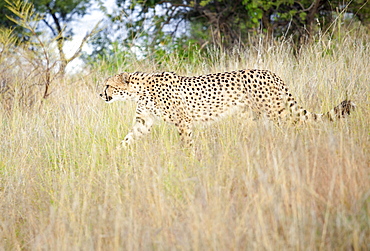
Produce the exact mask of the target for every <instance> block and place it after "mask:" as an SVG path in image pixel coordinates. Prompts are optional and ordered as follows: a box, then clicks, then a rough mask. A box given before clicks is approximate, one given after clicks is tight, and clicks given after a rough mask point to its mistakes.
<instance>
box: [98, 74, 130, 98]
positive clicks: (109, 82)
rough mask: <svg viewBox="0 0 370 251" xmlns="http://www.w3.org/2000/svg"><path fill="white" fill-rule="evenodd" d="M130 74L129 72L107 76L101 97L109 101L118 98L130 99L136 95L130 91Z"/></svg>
mask: <svg viewBox="0 0 370 251" xmlns="http://www.w3.org/2000/svg"><path fill="white" fill-rule="evenodd" d="M129 81H130V74H129V73H127V72H124V73H121V74H117V75H115V76H113V77H110V78H107V79H106V81H105V83H104V88H103V92H102V93H100V97H101V98H102V99H103V100H104V101H105V102H107V103H112V102H114V101H117V100H129V99H133V98H134V97H133V96H132V94H131V93H130V92H129Z"/></svg>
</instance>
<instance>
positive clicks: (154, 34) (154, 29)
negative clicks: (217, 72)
mask: <svg viewBox="0 0 370 251" xmlns="http://www.w3.org/2000/svg"><path fill="white" fill-rule="evenodd" d="M368 1H369V0H347V1H342V0H332V1H327V0H300V1H297V0H276V1H268V0H201V1H194V0H171V1H169V0H147V1H135V0H116V4H117V6H116V8H115V9H116V12H113V13H106V14H107V16H108V17H109V18H110V22H111V23H110V24H109V25H107V27H109V29H106V30H104V33H102V34H104V35H101V36H100V37H99V39H97V40H95V42H94V43H95V44H93V46H95V47H96V48H99V50H100V52H99V50H95V52H97V53H102V54H104V53H105V54H106V53H107V52H108V54H109V50H110V49H109V45H111V44H112V43H117V42H115V41H119V45H120V46H122V47H123V49H127V50H129V49H130V48H133V47H135V48H136V47H141V48H144V49H143V50H144V52H141V55H146V54H152V53H158V52H160V51H161V50H163V48H165V50H168V48H179V47H181V46H187V44H189V42H190V43H192V44H194V43H197V44H198V48H203V47H204V46H205V45H206V44H216V45H217V46H220V47H224V48H229V47H233V46H234V44H239V45H243V44H245V43H246V42H247V41H248V37H250V36H253V35H256V34H260V35H263V36H264V37H267V38H268V39H272V38H275V37H281V36H286V37H292V38H293V41H295V43H296V45H298V46H299V45H301V44H304V43H306V42H308V41H310V40H312V38H313V36H314V35H315V34H318V32H324V33H325V32H326V31H327V30H328V29H331V28H333V25H332V23H333V20H335V19H336V18H338V15H341V14H344V13H348V15H346V17H347V19H348V20H351V21H356V20H359V21H360V22H361V23H362V24H366V22H368V21H369V20H370V16H369V14H370V4H367V2H368ZM343 16H344V15H343ZM166 45H168V46H167V48H166ZM116 48H117V47H116ZM103 51H104V52H103Z"/></svg>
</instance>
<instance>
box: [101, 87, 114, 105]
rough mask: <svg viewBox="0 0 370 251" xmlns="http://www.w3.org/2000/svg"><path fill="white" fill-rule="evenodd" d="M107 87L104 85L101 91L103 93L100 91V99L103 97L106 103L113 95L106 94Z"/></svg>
mask: <svg viewBox="0 0 370 251" xmlns="http://www.w3.org/2000/svg"><path fill="white" fill-rule="evenodd" d="M107 89H108V86H106V87H105V88H104V92H103V93H100V97H101V98H102V99H104V101H105V102H107V103H108V102H110V101H112V99H113V97H112V96H109V95H108V93H107Z"/></svg>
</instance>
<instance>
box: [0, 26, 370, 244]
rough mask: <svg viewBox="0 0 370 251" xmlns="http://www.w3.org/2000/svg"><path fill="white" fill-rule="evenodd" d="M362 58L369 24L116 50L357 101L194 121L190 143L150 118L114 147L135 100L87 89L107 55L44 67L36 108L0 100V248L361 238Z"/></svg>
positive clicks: (369, 52) (366, 79)
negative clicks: (227, 42) (142, 132)
mask: <svg viewBox="0 0 370 251" xmlns="http://www.w3.org/2000/svg"><path fill="white" fill-rule="evenodd" d="M369 58H370V38H369V36H365V35H364V36H359V35H357V34H350V33H349V34H347V35H346V36H343V37H340V38H338V39H337V40H335V41H333V40H330V39H320V40H319V41H317V42H315V43H313V44H311V45H309V46H306V47H304V48H303V49H302V50H301V51H300V53H299V54H295V55H294V53H293V52H292V49H291V46H290V45H289V43H285V42H276V43H255V46H251V47H250V48H249V49H245V50H242V49H238V50H235V51H234V52H217V51H214V52H211V53H210V57H208V58H203V57H202V56H201V55H199V56H196V55H194V57H193V59H191V60H189V59H183V58H178V57H177V56H176V55H170V56H168V57H166V60H163V61H162V62H161V64H158V62H153V61H138V60H132V59H130V58H126V59H124V62H123V63H122V67H120V66H119V70H118V71H145V72H151V71H162V70H167V71H175V72H177V73H178V74H185V75H197V74H205V73H211V72H220V71H227V70H236V69H244V68H260V69H269V70H271V71H273V72H275V73H277V74H278V75H279V76H281V77H282V78H283V79H284V80H285V81H286V83H287V85H288V86H289V88H290V90H291V92H292V93H293V95H294V96H295V97H296V99H297V100H298V101H299V103H300V104H301V105H302V106H303V107H305V108H307V109H309V110H310V111H315V112H324V111H327V110H329V109H331V108H332V107H334V106H335V105H337V104H339V103H340V102H341V101H342V100H344V99H346V98H349V99H351V100H353V101H354V102H355V103H356V104H357V109H356V111H355V112H354V113H353V114H351V115H350V117H349V118H348V119H346V120H343V121H340V122H334V123H331V122H322V123H317V124H304V125H275V124H273V123H271V122H269V121H267V120H266V119H264V118H261V119H259V120H253V119H251V118H243V117H238V116H232V117H229V118H226V119H224V120H221V121H219V122H217V123H214V124H211V125H208V126H201V125H198V126H196V128H195V133H194V134H195V142H194V144H195V145H196V148H197V150H196V154H195V155H192V154H189V153H188V152H186V151H184V150H183V149H182V147H181V144H180V141H179V137H178V135H177V131H176V129H175V128H174V127H173V126H172V125H169V124H166V123H164V122H161V121H159V122H158V123H157V125H156V126H154V128H153V131H152V133H151V134H150V135H148V136H147V137H144V138H143V139H141V140H140V141H139V142H137V143H136V144H135V145H133V146H132V148H131V149H129V150H122V151H118V152H117V151H115V148H116V146H117V144H118V143H119V142H120V140H122V139H123V137H124V135H125V134H126V133H127V131H128V130H129V128H130V127H131V124H132V120H133V115H134V109H135V106H134V104H132V103H130V102H116V103H113V104H105V103H104V102H103V101H102V100H101V99H100V98H99V97H98V91H99V88H98V87H97V86H98V85H99V84H101V83H102V81H103V80H104V79H105V78H106V77H108V76H109V75H112V74H114V73H116V72H112V71H109V70H104V69H108V68H109V67H108V66H109V65H113V64H115V63H116V62H115V61H114V60H115V59H114V58H113V59H112V61H111V62H106V65H104V64H103V65H102V68H101V69H95V70H90V71H86V72H84V73H83V74H80V75H78V76H74V77H66V78H64V80H62V79H59V80H56V82H54V83H53V86H52V87H51V88H53V91H52V93H51V95H50V96H49V97H48V99H46V100H44V101H43V102H42V104H40V105H39V106H37V107H36V106H35V107H32V108H25V107H21V106H19V107H17V106H16V105H14V106H13V108H12V110H11V111H8V110H6V109H5V108H2V110H0V121H1V124H0V142H1V145H0V211H1V214H0V250H21V249H22V250H369V249H370V241H369V236H370V227H369V225H370V219H369V215H370V182H369V181H370V168H369V166H370V114H369V112H370V109H369V108H370V100H369V93H370V60H369ZM121 61H122V59H121Z"/></svg>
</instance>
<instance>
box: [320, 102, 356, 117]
mask: <svg viewBox="0 0 370 251" xmlns="http://www.w3.org/2000/svg"><path fill="white" fill-rule="evenodd" d="M355 108H356V104H355V103H354V102H352V101H350V100H344V101H342V102H341V103H340V104H339V105H337V106H336V107H334V108H333V109H331V110H330V111H328V112H327V113H324V114H323V118H327V119H329V120H330V121H334V120H338V119H341V118H345V117H347V116H348V115H350V114H351V111H353V110H354V109H355Z"/></svg>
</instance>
